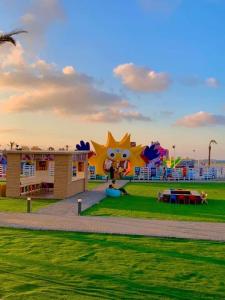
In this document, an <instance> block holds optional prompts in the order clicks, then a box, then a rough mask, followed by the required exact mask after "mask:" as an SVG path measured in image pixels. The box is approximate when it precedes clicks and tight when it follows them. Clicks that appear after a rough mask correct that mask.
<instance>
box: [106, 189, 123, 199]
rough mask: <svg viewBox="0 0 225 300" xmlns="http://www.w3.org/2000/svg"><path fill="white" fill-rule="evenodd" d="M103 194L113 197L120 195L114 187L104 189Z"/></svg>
mask: <svg viewBox="0 0 225 300" xmlns="http://www.w3.org/2000/svg"><path fill="white" fill-rule="evenodd" d="M105 194H106V196H108V197H113V198H118V197H120V196H121V192H120V190H116V189H106V190H105Z"/></svg>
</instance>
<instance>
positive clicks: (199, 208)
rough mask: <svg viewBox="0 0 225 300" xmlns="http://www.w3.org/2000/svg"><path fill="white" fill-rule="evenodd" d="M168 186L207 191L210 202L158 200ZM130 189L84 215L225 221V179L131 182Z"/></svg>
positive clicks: (101, 203) (92, 208)
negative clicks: (202, 203)
mask: <svg viewBox="0 0 225 300" xmlns="http://www.w3.org/2000/svg"><path fill="white" fill-rule="evenodd" d="M166 188H185V189H194V190H198V191H205V192H207V194H208V202H209V204H208V205H196V206H195V205H182V204H170V203H162V202H160V203H158V202H157V201H156V199H157V194H158V192H159V191H163V190H164V189H166ZM126 190H127V191H128V193H129V194H130V195H129V196H122V197H120V198H105V200H103V201H101V202H100V203H99V204H96V205H95V206H93V207H91V208H90V209H88V210H86V211H84V212H83V215H92V216H120V217H135V218H150V219H162V220H184V221H209V222H225V183H129V184H127V185H126Z"/></svg>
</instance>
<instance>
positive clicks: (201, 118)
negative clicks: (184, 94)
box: [175, 111, 225, 128]
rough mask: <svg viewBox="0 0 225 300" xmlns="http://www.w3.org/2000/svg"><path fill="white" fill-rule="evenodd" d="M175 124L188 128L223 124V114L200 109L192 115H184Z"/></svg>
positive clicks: (224, 120) (224, 121)
mask: <svg viewBox="0 0 225 300" xmlns="http://www.w3.org/2000/svg"><path fill="white" fill-rule="evenodd" d="M175 125H177V126H184V127H190V128H196V127H203V126H215V125H223V126H225V115H216V114H211V113H208V112H204V111H200V112H197V113H195V114H192V115H187V116H184V117H183V118H182V119H180V120H177V122H176V124H175Z"/></svg>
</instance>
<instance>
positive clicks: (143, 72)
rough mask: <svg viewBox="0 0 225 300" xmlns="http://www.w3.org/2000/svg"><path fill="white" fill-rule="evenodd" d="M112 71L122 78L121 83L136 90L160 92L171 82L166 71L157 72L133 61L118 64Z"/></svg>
mask: <svg viewBox="0 0 225 300" xmlns="http://www.w3.org/2000/svg"><path fill="white" fill-rule="evenodd" d="M113 72H114V74H115V75H116V76H117V77H119V78H121V79H122V83H123V84H124V85H125V86H126V87H127V88H129V89H131V90H133V91H137V92H143V93H151V92H162V91H164V90H166V89H168V88H169V86H170V83H171V80H170V77H169V75H168V74H167V73H157V72H156V71H153V70H151V69H149V68H146V67H139V66H136V65H134V64H133V63H127V64H122V65H118V66H117V67H116V68H114V70H113Z"/></svg>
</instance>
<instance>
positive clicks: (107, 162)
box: [89, 132, 145, 178]
mask: <svg viewBox="0 0 225 300" xmlns="http://www.w3.org/2000/svg"><path fill="white" fill-rule="evenodd" d="M92 145H93V147H94V150H95V155H94V156H92V157H91V158H90V159H89V164H90V166H95V170H96V174H98V175H106V174H109V173H110V170H111V169H113V172H114V176H115V178H121V177H123V176H127V175H133V173H134V167H135V166H140V167H143V166H145V161H144V160H143V158H142V157H141V154H142V152H143V149H144V147H143V146H141V145H138V146H133V145H132V144H131V141H130V134H128V133H126V134H125V135H124V137H123V138H122V139H121V140H120V141H116V140H115V139H114V137H113V136H112V134H111V132H108V139H107V142H106V144H105V145H100V144H98V143H96V142H94V141H92Z"/></svg>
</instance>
